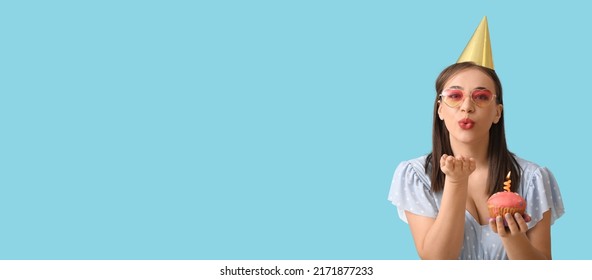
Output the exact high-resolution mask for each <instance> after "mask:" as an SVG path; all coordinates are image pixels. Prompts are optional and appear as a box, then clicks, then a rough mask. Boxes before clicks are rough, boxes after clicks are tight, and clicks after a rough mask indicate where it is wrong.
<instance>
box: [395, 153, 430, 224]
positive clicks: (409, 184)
mask: <svg viewBox="0 0 592 280" xmlns="http://www.w3.org/2000/svg"><path fill="white" fill-rule="evenodd" d="M418 169H419V170H418ZM388 200H390V201H391V202H392V203H393V204H394V205H395V206H396V207H397V210H398V213H399V218H401V220H403V221H404V222H406V223H407V217H406V216H405V211H409V212H411V213H413V214H417V215H421V216H426V217H431V218H435V217H436V215H437V213H438V202H437V199H436V197H434V196H433V195H432V193H431V192H430V183H429V178H428V177H427V176H426V175H425V172H423V170H422V169H421V164H418V162H413V161H404V162H401V163H400V164H399V165H398V166H397V168H396V169H395V174H394V176H393V180H392V183H391V188H390V191H389V195H388Z"/></svg>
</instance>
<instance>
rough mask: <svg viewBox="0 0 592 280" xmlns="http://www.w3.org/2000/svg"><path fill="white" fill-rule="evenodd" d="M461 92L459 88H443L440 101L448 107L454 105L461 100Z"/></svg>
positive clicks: (458, 103)
mask: <svg viewBox="0 0 592 280" xmlns="http://www.w3.org/2000/svg"><path fill="white" fill-rule="evenodd" d="M463 96H464V95H463V92H462V91H460V90H445V91H444V92H443V93H442V101H444V103H446V105H448V106H450V107H456V106H458V105H460V103H462V101H463Z"/></svg>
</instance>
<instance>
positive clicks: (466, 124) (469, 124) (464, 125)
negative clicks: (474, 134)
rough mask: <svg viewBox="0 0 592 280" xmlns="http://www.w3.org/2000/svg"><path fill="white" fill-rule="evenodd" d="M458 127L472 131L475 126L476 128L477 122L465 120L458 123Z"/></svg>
mask: <svg viewBox="0 0 592 280" xmlns="http://www.w3.org/2000/svg"><path fill="white" fill-rule="evenodd" d="M458 125H459V126H460V128H462V129H471V128H473V126H475V121H473V120H471V119H470V118H464V119H462V120H460V121H458Z"/></svg>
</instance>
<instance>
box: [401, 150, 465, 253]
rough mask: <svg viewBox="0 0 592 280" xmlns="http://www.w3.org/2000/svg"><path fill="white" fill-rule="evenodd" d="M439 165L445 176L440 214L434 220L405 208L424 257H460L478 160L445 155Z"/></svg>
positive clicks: (416, 242)
mask: <svg viewBox="0 0 592 280" xmlns="http://www.w3.org/2000/svg"><path fill="white" fill-rule="evenodd" d="M440 167H441V169H442V172H444V174H446V179H445V181H444V186H445V187H444V191H443V193H442V203H441V206H440V210H439V212H438V216H436V218H435V219H434V218H428V217H424V216H420V215H415V214H413V213H410V212H408V211H405V215H406V217H407V222H408V223H409V227H410V229H411V235H412V236H413V240H414V242H415V248H416V249H417V253H418V254H419V257H420V258H422V259H458V257H459V255H460V251H461V249H462V245H463V237H464V224H465V209H466V200H467V190H468V184H469V183H468V179H469V175H470V174H471V173H472V172H473V171H474V170H475V161H474V160H473V159H466V158H464V157H459V158H454V157H453V156H447V155H444V156H442V158H441V159H440Z"/></svg>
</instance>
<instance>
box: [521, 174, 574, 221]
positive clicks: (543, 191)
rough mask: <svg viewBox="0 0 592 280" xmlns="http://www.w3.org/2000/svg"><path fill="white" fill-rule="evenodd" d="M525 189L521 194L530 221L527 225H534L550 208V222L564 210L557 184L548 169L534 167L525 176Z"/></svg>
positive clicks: (557, 217)
mask: <svg viewBox="0 0 592 280" xmlns="http://www.w3.org/2000/svg"><path fill="white" fill-rule="evenodd" d="M525 179H527V181H526V182H525V183H526V189H525V193H524V194H523V196H524V199H526V213H528V214H529V215H530V216H531V218H532V221H531V222H529V223H528V225H529V227H534V226H535V225H536V224H537V223H538V222H539V221H540V220H541V219H542V218H543V213H545V212H546V211H548V210H549V209H551V224H553V223H554V222H555V220H557V219H559V217H561V216H562V215H563V213H564V212H565V209H564V207H563V200H562V198H561V192H560V191H559V185H558V184H557V181H556V180H555V177H554V176H553V173H551V171H550V170H548V169H547V168H544V167H538V168H536V169H535V170H534V171H533V172H532V175H531V176H530V177H526V178H525Z"/></svg>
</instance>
